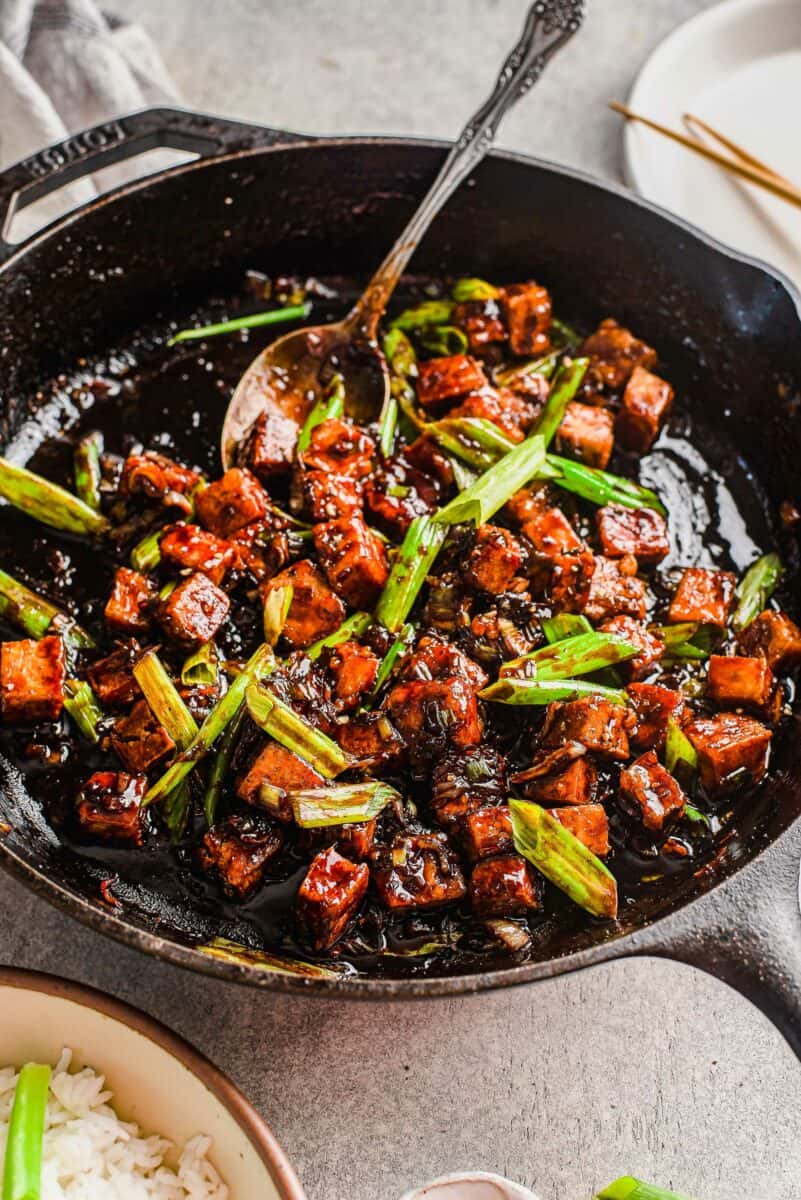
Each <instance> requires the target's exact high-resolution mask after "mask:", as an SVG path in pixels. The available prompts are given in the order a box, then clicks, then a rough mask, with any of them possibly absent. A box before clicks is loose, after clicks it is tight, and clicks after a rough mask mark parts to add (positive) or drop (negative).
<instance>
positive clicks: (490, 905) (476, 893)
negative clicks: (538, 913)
mask: <svg viewBox="0 0 801 1200" xmlns="http://www.w3.org/2000/svg"><path fill="white" fill-rule="evenodd" d="M470 903H471V905H472V908H473V912H474V913H475V914H476V916H478V917H521V916H524V915H525V913H527V912H530V911H531V909H534V908H541V907H542V876H541V875H535V874H534V871H533V870H532V868H531V867H530V866H529V865H528V863H527V862H526V860H525V859H524V858H521V857H520V855H519V854H504V855H502V856H501V857H499V858H485V859H482V860H481V862H478V863H476V865H475V866H474V867H473V873H472V875H471V876H470Z"/></svg>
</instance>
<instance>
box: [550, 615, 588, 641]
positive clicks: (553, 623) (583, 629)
mask: <svg viewBox="0 0 801 1200" xmlns="http://www.w3.org/2000/svg"><path fill="white" fill-rule="evenodd" d="M540 628H541V629H542V632H543V633H544V634H545V639H546V641H547V642H549V643H553V642H561V641H562V639H563V638H569V637H576V636H577V635H578V634H580V633H592V625H591V624H590V622H589V621H588V620H587V618H586V617H583V616H581V614H580V613H559V614H558V615H557V616H555V617H546V618H545V620H544V621H542V623H541V625H540Z"/></svg>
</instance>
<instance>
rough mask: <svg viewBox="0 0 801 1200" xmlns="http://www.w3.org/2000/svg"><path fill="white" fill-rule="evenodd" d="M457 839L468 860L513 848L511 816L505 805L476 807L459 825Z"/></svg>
mask: <svg viewBox="0 0 801 1200" xmlns="http://www.w3.org/2000/svg"><path fill="white" fill-rule="evenodd" d="M459 841H460V844H461V847H462V849H463V851H464V854H465V857H466V858H467V859H469V861H470V862H477V861H478V860H479V859H480V858H489V857H490V856H491V855H493V854H509V853H511V851H513V850H514V848H515V844H514V838H513V836H512V817H511V814H510V812H509V808H508V806H507V805H505V804H502V805H498V806H497V807H492V808H491V807H484V808H477V809H475V810H474V811H473V812H469V813H467V815H466V816H465V817H464V819H463V820H462V822H461V824H460V826H459Z"/></svg>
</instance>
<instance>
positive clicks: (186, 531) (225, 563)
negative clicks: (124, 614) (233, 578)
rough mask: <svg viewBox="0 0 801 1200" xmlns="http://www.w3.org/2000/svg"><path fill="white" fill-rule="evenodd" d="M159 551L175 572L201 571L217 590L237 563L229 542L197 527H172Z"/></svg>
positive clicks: (235, 552) (234, 549) (162, 541)
mask: <svg viewBox="0 0 801 1200" xmlns="http://www.w3.org/2000/svg"><path fill="white" fill-rule="evenodd" d="M159 548H160V550H161V557H162V560H163V561H164V562H165V563H168V564H169V565H170V566H172V567H175V568H176V570H178V571H202V572H203V574H204V575H206V576H207V577H208V578H209V579H210V580H211V582H212V583H216V584H217V585H218V586H219V585H220V584H221V583H222V582H223V580H224V579H225V577H226V575H227V574H228V572H229V571H230V570H231V568H232V567H233V566H234V565H235V564H236V560H237V551H236V547H235V546H233V545H232V544H231V542H226V541H225V540H224V539H223V538H218V537H217V536H216V534H213V533H208V532H207V531H206V530H205V529H201V528H200V526H199V525H173V526H172V527H171V528H170V529H168V530H167V531H166V533H165V534H164V537H163V538H162V539H161V542H160V543H159ZM106 620H108V613H107V614H106Z"/></svg>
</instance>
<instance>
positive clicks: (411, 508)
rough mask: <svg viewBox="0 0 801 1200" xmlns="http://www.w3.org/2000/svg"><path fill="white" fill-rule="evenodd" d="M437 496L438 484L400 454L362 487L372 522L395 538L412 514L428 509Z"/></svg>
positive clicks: (432, 505)
mask: <svg viewBox="0 0 801 1200" xmlns="http://www.w3.org/2000/svg"><path fill="white" fill-rule="evenodd" d="M438 500H439V484H438V483H437V481H436V480H435V479H432V478H431V476H430V475H425V474H424V473H423V472H422V471H418V470H416V468H415V467H412V466H410V465H409V464H407V463H406V462H405V461H404V460H403V459H401V458H395V459H390V461H389V462H388V463H387V465H386V467H385V469H384V470H382V471H377V472H375V473H374V475H373V476H372V478H371V479H368V480H367V483H366V484H365V487H364V507H365V510H366V511H367V513H368V514H369V515H370V517H371V519H372V521H373V524H375V525H377V526H378V528H379V529H382V530H384V532H385V533H387V534H388V535H389V536H390V537H391V538H393V539H394V540H395V541H398V542H399V541H402V539H403V535H404V534H405V532H406V530H407V529H408V528H409V526H410V525H411V523H412V521H413V520H414V518H415V517H419V516H422V515H423V514H424V513H429V512H432V511H433V510H434V509H435V508H436V507H437V502H438Z"/></svg>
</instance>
